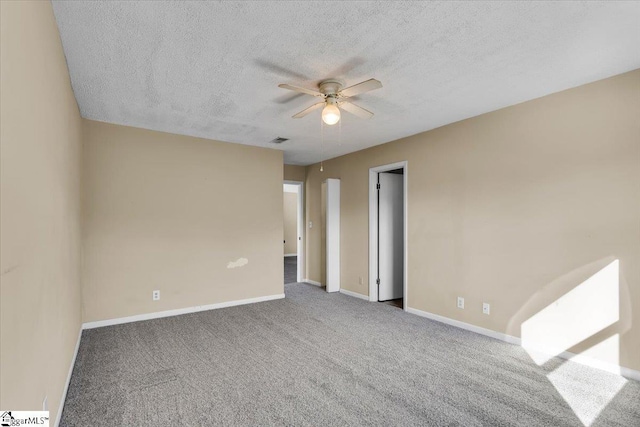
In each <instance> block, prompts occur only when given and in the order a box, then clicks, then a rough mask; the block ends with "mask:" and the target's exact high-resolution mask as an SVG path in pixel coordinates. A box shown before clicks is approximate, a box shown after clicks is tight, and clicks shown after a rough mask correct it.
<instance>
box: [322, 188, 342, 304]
mask: <svg viewBox="0 0 640 427" xmlns="http://www.w3.org/2000/svg"><path fill="white" fill-rule="evenodd" d="M325 215H326V219H325V221H326V227H325V230H326V251H327V252H326V260H327V261H326V262H327V273H326V280H327V283H326V290H327V292H338V291H340V180H339V179H331V178H330V179H327V181H326V213H325Z"/></svg>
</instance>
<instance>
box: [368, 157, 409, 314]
mask: <svg viewBox="0 0 640 427" xmlns="http://www.w3.org/2000/svg"><path fill="white" fill-rule="evenodd" d="M407 178H408V168H407V162H399V163H393V164H390V165H385V166H379V167H375V168H371V169H369V185H370V187H369V219H370V220H369V300H370V301H379V302H384V303H386V304H390V305H393V306H395V307H399V308H402V309H403V310H406V307H407V245H406V242H407V181H408V179H407Z"/></svg>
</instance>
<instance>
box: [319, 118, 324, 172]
mask: <svg viewBox="0 0 640 427" xmlns="http://www.w3.org/2000/svg"><path fill="white" fill-rule="evenodd" d="M320 172H324V120H322V117H321V118H320Z"/></svg>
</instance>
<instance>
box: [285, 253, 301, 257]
mask: <svg viewBox="0 0 640 427" xmlns="http://www.w3.org/2000/svg"><path fill="white" fill-rule="evenodd" d="M284 256H285V257H288V256H298V254H284Z"/></svg>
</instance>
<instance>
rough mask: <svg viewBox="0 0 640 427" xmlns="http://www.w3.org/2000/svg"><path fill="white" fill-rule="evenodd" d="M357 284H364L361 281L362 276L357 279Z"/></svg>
mask: <svg viewBox="0 0 640 427" xmlns="http://www.w3.org/2000/svg"><path fill="white" fill-rule="evenodd" d="M358 283H360V284H361V285H362V284H363V283H364V282H363V281H362V276H360V277H358Z"/></svg>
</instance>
